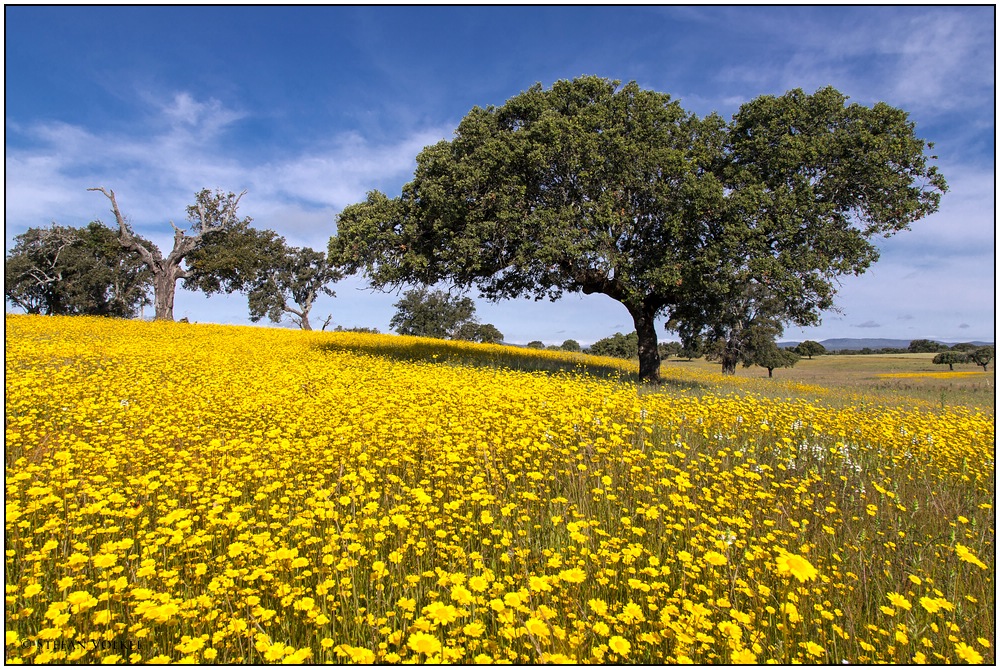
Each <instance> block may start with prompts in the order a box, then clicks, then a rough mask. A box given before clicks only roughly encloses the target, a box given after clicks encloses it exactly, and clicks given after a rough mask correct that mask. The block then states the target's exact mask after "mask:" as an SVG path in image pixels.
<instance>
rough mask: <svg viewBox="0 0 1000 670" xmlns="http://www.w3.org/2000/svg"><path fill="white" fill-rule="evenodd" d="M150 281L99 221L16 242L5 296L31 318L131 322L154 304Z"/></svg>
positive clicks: (41, 231)
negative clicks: (78, 316) (54, 316)
mask: <svg viewBox="0 0 1000 670" xmlns="http://www.w3.org/2000/svg"><path fill="white" fill-rule="evenodd" d="M138 240H139V243H145V244H149V242H148V241H147V240H143V239H142V238H138ZM150 279H151V275H150V273H149V272H148V271H147V270H146V268H145V267H144V265H143V264H142V263H141V262H139V261H138V259H136V258H134V257H133V256H132V255H131V254H130V253H128V252H127V251H125V250H124V249H122V247H121V246H120V245H119V244H118V243H117V240H116V238H115V234H114V232H113V231H112V230H110V229H109V228H107V227H105V226H103V225H102V224H100V223H98V222H96V221H94V222H91V223H90V224H88V225H87V227H85V228H72V227H68V226H58V225H55V224H53V225H52V226H51V227H49V228H29V229H28V230H27V231H26V232H24V233H22V234H20V235H17V236H16V237H15V238H14V247H13V248H12V249H11V251H10V252H9V253H8V254H7V256H6V258H5V262H4V296H5V298H6V300H8V301H9V302H10V303H11V304H12V305H15V306H17V307H20V308H22V309H24V311H25V312H27V313H29V314H91V315H97V316H115V317H123V318H131V317H134V316H136V315H137V314H138V312H139V310H140V309H141V308H142V306H143V305H148V304H150V300H149V292H150V288H151V282H150Z"/></svg>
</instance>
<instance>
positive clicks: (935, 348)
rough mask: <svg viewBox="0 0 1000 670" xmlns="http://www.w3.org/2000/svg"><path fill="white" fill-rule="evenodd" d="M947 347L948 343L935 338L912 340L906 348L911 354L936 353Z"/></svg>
mask: <svg viewBox="0 0 1000 670" xmlns="http://www.w3.org/2000/svg"><path fill="white" fill-rule="evenodd" d="M947 348H948V346H947V345H945V344H941V343H940V342H935V341H934V340H912V341H911V342H910V346H908V347H907V348H906V350H907V351H909V352H910V353H911V354H935V353H937V352H939V351H943V350H945V349H947Z"/></svg>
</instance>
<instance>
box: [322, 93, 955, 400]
mask: <svg viewBox="0 0 1000 670" xmlns="http://www.w3.org/2000/svg"><path fill="white" fill-rule="evenodd" d="M929 146H930V145H928V144H926V143H925V142H924V141H923V140H920V139H918V138H917V137H915V135H914V126H913V124H912V123H911V122H910V121H909V120H908V119H907V115H906V113H905V112H903V111H901V110H898V109H894V108H892V107H890V106H888V105H885V104H881V103H880V104H877V105H875V106H873V107H871V108H869V107H864V106H861V105H855V104H851V105H848V104H846V98H845V96H843V95H842V94H840V93H839V92H837V91H835V90H834V89H832V88H826V89H822V90H820V91H817V92H816V93H815V94H813V95H807V94H805V93H803V92H802V91H800V90H795V91H791V92H789V93H787V94H785V95H784V96H780V97H774V96H762V97H760V98H757V99H755V100H753V101H751V102H749V103H747V104H745V105H743V106H742V107H741V108H740V111H739V112H738V113H737V114H736V115H735V116H734V118H733V119H732V121H731V122H728V123H727V122H726V121H725V120H724V119H722V118H721V117H720V116H718V115H716V114H710V115H708V116H706V117H704V118H699V117H698V116H696V115H694V114H692V113H690V112H687V111H685V110H684V109H682V108H681V106H680V105H679V104H678V103H677V102H676V101H674V100H672V99H671V98H670V96H669V95H667V94H664V93H659V92H656V91H650V90H643V89H641V88H640V87H639V86H638V85H637V84H635V83H634V82H632V83H629V84H626V85H625V86H619V84H618V82H614V81H609V80H606V79H601V78H598V77H581V78H578V79H575V80H572V81H559V82H556V83H555V84H554V85H553V86H552V88H551V89H548V90H545V89H543V88H542V86H541V85H535V86H533V87H532V88H530V89H529V90H527V91H525V92H523V93H521V94H519V95H517V96H515V97H513V98H511V99H510V100H508V101H507V103H505V104H504V105H502V106H500V107H492V106H491V107H487V108H485V109H482V108H479V107H475V108H473V109H472V110H471V111H470V112H469V114H468V115H467V116H466V117H465V118H464V119H463V120H462V122H461V123H460V124H459V126H458V129H457V130H456V132H455V137H454V139H452V140H450V141H442V142H439V143H438V144H435V145H433V146H429V147H426V148H425V149H424V150H423V151H422V152H421V153H420V154H419V155H418V156H417V169H416V172H415V174H414V178H413V181H411V182H410V183H408V184H406V185H405V186H404V187H403V192H402V194H401V195H400V196H399V197H395V198H389V197H387V196H386V195H384V194H382V193H380V192H377V191H373V192H371V193H369V194H368V197H367V199H366V200H365V201H364V202H362V203H358V204H355V205H352V206H350V207H347V208H345V209H344V211H343V212H342V213H341V215H340V217H339V219H338V233H337V235H336V236H335V237H334V238H332V239H331V242H330V253H331V257H335V258H338V259H339V262H341V263H343V265H344V267H345V268H346V269H347V270H348V271H350V272H356V271H359V270H363V271H364V272H365V274H366V275H367V276H368V278H369V280H370V281H371V283H372V284H373V285H374V286H376V287H380V288H384V287H386V286H393V287H398V286H399V285H401V284H404V283H422V284H432V283H434V282H437V281H442V280H444V281H450V282H453V283H454V284H455V285H456V286H459V287H468V286H476V287H478V289H479V290H480V292H481V294H482V295H483V296H484V297H486V298H488V299H492V300H500V299H504V298H512V297H517V296H532V297H535V298H536V299H540V298H543V297H549V298H551V299H553V300H554V299H556V298H558V297H559V296H560V295H562V293H563V292H565V291H570V292H583V293H585V294H592V293H601V294H604V295H607V296H609V297H611V298H612V299H614V300H617V301H618V302H620V303H621V304H622V305H623V306H624V307H625V308H626V309H627V310H628V312H629V314H630V315H631V316H632V319H633V321H634V323H635V329H636V333H637V337H638V346H639V370H640V372H639V374H640V377H641V378H642V379H647V380H655V379H657V378H658V376H659V363H660V356H659V352H658V350H657V342H656V331H655V329H654V321H655V319H657V318H659V317H661V316H669V317H671V318H673V319H675V320H677V321H678V322H681V323H683V324H685V328H686V332H688V333H689V334H690V336H691V339H692V340H693V339H694V338H695V337H696V336H701V335H702V334H703V333H711V334H712V335H713V336H714V337H717V338H730V337H733V336H738V335H739V331H740V328H741V325H740V322H739V319H740V318H741V315H742V314H744V313H745V312H746V309H745V308H746V301H747V296H748V295H754V296H756V295H761V294H767V296H768V298H767V301H768V304H769V305H772V307H771V309H774V310H776V312H775V313H774V314H771V315H770V317H771V319H772V320H776V321H779V322H788V321H791V322H794V323H814V322H816V321H818V319H819V313H820V312H821V311H822V310H824V309H827V308H829V307H831V306H832V304H833V303H832V299H833V295H834V293H835V287H834V282H835V280H836V278H837V277H838V276H840V275H843V274H848V273H854V274H857V273H861V272H863V271H864V270H865V269H867V267H868V266H869V265H870V264H871V263H872V262H874V260H876V259H877V255H878V254H877V249H876V248H875V247H874V245H872V244H871V242H870V239H871V238H872V237H874V236H876V235H886V236H888V235H891V234H892V233H895V232H897V231H899V230H903V229H905V228H907V227H908V225H909V224H910V223H911V222H913V221H915V220H917V219H919V218H921V217H923V216H925V215H927V214H929V213H931V212H933V211H935V210H936V209H937V207H938V202H939V198H940V194H941V193H942V192H943V191H944V190H945V188H946V185H945V182H944V180H943V178H942V177H941V176H940V175H939V174H938V173H937V171H936V169H935V168H934V167H930V166H928V165H927V161H928V157H927V156H925V154H924V150H925V149H926V148H929ZM757 285H760V286H762V287H763V288H761V289H760V290H758V289H756V288H753V289H750V290H748V287H749V286H757ZM732 301H736V302H737V303H738V305H737V308H736V309H728V310H727V309H726V307H727V305H728V304H729V303H731V302H732ZM734 367H735V366H734Z"/></svg>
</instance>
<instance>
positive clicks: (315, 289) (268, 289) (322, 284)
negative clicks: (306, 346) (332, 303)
mask: <svg viewBox="0 0 1000 670" xmlns="http://www.w3.org/2000/svg"><path fill="white" fill-rule="evenodd" d="M267 232H270V231H267ZM272 244H273V246H272V247H271V252H270V253H271V254H273V255H269V256H266V257H265V256H263V255H260V256H258V257H257V258H256V259H254V260H253V261H252V263H251V264H250V265H249V266H248V267H250V268H254V267H255V268H256V270H255V272H256V275H255V276H254V277H253V279H251V280H249V281H247V282H245V283H246V284H249V286H250V290H249V292H248V293H247V301H248V303H249V307H250V320H251V321H253V322H255V323H256V322H257V321H260V320H261V319H262V318H264V316H267V318H268V319H270V320H271V321H272V322H274V323H278V322H279V321H281V319H282V318H283V317H284V316H285V315H290V316H291V318H292V321H293V322H294V323H295V324H296V325H297V326H299V328H301V329H302V330H312V325H311V324H310V323H309V311H310V310H311V309H312V306H313V303H314V302H315V301H316V298H317V297H319V295H320V294H325V295H330V296H332V295H336V294H335V293H334V291H333V289H331V288H330V287H329V284H331V283H333V282H336V281H339V280H340V279H341V278H342V277H343V274H342V273H341V272H340V270H339V269H338V268H337V267H335V266H333V265H332V264H331V263H330V262H329V259H328V258H327V255H326V254H324V253H323V252H320V251H314V250H312V249H310V248H308V247H301V248H300V247H286V246H285V244H284V239H279V240H274V241H273V242H272Z"/></svg>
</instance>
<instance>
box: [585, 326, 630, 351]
mask: <svg viewBox="0 0 1000 670" xmlns="http://www.w3.org/2000/svg"><path fill="white" fill-rule="evenodd" d="M587 353H589V354H592V355H594V356H611V357H612V358H635V357H637V356H638V355H639V337H638V335H637V334H636V333H635V331H633V332H631V333H629V334H628V335H622V334H621V333H615V334H614V335H612V336H611V337H605V338H603V339H600V340H598V341H597V342H594V344H592V345H591V346H590V349H588V350H587Z"/></svg>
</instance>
